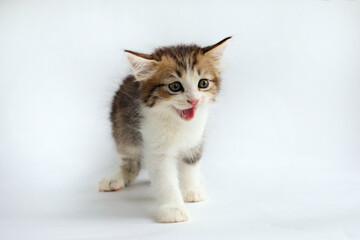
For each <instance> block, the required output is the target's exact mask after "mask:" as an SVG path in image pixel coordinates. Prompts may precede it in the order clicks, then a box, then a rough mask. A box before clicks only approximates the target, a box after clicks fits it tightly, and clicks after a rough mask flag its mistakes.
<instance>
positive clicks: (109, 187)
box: [99, 178, 125, 192]
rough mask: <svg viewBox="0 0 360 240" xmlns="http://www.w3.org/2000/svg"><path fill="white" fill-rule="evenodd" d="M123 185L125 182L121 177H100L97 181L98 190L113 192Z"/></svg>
mask: <svg viewBox="0 0 360 240" xmlns="http://www.w3.org/2000/svg"><path fill="white" fill-rule="evenodd" d="M124 187H125V183H124V180H123V179H110V180H108V179H106V178H104V179H102V180H101V181H100V182H99V191H100V192H114V191H119V190H120V189H122V188H124Z"/></svg>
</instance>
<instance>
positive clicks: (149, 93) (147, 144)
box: [99, 37, 230, 222]
mask: <svg viewBox="0 0 360 240" xmlns="http://www.w3.org/2000/svg"><path fill="white" fill-rule="evenodd" d="M229 39H230V37H229V38H225V39H224V40H222V41H220V42H219V43H217V44H214V45H211V46H208V47H204V48H201V47H199V46H197V45H178V46H170V47H162V48H159V49H156V50H155V51H154V53H152V54H142V53H136V52H133V51H125V54H126V55H127V57H128V60H129V62H130V65H131V68H132V74H131V75H129V76H128V77H126V78H125V80H124V82H123V84H122V85H121V86H120V89H119V90H118V91H117V92H116V94H115V97H114V99H113V103H112V110H111V117H110V118H111V122H112V130H113V137H114V139H115V141H116V145H117V148H118V152H119V153H120V155H121V167H120V171H119V172H118V173H117V174H115V175H114V176H113V177H112V178H110V179H103V180H102V181H100V183H99V190H100V191H117V190H119V189H122V188H124V187H125V186H127V185H129V184H130V183H131V182H133V181H134V179H135V178H136V176H137V175H138V173H139V170H140V167H141V162H144V164H145V165H146V167H147V169H148V170H149V174H150V180H151V184H152V187H153V189H154V191H155V194H156V196H157V198H158V201H159V205H160V207H159V212H158V217H157V219H158V221H160V222H182V221H186V220H188V219H189V213H188V211H187V209H186V207H185V204H184V202H199V201H203V200H205V199H206V193H205V190H204V188H203V184H202V180H201V176H200V172H199V160H200V158H201V154H202V146H203V134H204V129H205V125H206V121H207V117H208V109H209V106H210V105H211V103H213V102H214V101H215V99H216V96H217V94H218V92H219V90H220V86H221V79H220V69H221V68H220V66H221V64H220V62H221V57H222V54H223V52H224V49H225V46H226V44H227V43H228V40H229ZM200 81H202V82H200ZM174 84H177V85H174ZM179 84H180V85H179Z"/></svg>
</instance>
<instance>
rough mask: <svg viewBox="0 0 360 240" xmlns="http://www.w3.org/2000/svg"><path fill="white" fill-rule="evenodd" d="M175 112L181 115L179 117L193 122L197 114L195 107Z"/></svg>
mask: <svg viewBox="0 0 360 240" xmlns="http://www.w3.org/2000/svg"><path fill="white" fill-rule="evenodd" d="M175 110H176V112H177V113H178V114H179V116H180V117H181V118H182V119H185V120H191V119H192V118H193V117H194V114H195V107H192V108H188V109H184V110H180V109H177V108H175Z"/></svg>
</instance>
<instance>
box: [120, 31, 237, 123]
mask: <svg viewBox="0 0 360 240" xmlns="http://www.w3.org/2000/svg"><path fill="white" fill-rule="evenodd" d="M230 39H231V37H228V38H225V39H224V40H222V41H220V42H218V43H216V44H214V45H211V46H208V47H203V48H201V47H199V46H197V45H177V46H170V47H162V48H158V49H156V50H155V52H153V53H152V54H142V53H136V52H133V51H128V50H125V53H126V55H127V57H128V60H129V62H130V64H131V67H132V70H133V75H134V76H135V78H136V80H137V81H139V82H140V91H141V99H142V100H143V101H144V103H145V104H146V105H147V106H148V107H149V108H152V109H157V110H161V111H168V112H169V113H173V114H175V115H178V116H179V117H180V118H182V119H185V120H191V119H192V118H193V117H194V115H195V113H196V109H198V108H201V107H204V106H206V105H207V104H209V103H212V102H214V101H215V99H216V96H217V94H218V92H219V90H220V83H221V79H220V68H221V57H222V55H223V52H224V50H225V47H226V45H227V43H228V42H229V40H230Z"/></svg>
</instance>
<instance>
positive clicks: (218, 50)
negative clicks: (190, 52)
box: [202, 37, 231, 66]
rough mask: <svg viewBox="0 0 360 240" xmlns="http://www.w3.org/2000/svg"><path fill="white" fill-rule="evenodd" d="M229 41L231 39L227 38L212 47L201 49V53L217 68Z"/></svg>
mask: <svg viewBox="0 0 360 240" xmlns="http://www.w3.org/2000/svg"><path fill="white" fill-rule="evenodd" d="M230 40H231V37H227V38H225V39H223V40H221V41H220V42H218V43H216V44H214V45H211V46H208V47H204V48H202V51H203V53H204V55H205V56H208V57H210V58H211V59H212V60H213V61H214V62H215V64H216V65H217V66H220V65H221V64H220V63H221V58H222V56H223V53H224V51H225V48H226V46H227V45H228V43H229V42H230Z"/></svg>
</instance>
